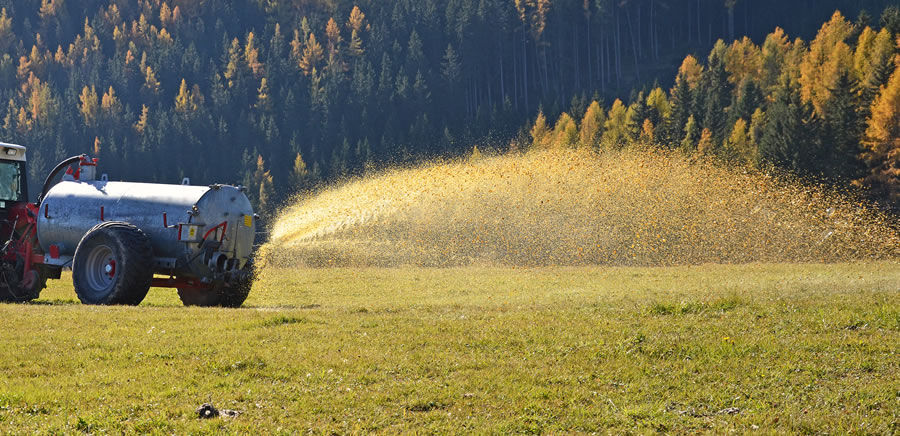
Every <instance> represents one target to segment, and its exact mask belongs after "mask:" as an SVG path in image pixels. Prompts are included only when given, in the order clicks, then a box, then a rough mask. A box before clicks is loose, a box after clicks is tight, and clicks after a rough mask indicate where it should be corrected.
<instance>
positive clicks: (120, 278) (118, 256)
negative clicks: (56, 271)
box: [72, 221, 153, 305]
mask: <svg viewBox="0 0 900 436" xmlns="http://www.w3.org/2000/svg"><path fill="white" fill-rule="evenodd" d="M152 279H153V246H152V245H150V238H148V237H147V235H146V234H144V232H142V231H141V230H140V229H138V228H137V227H135V226H133V225H131V224H128V223H123V222H116V221H108V222H104V223H100V224H97V225H96V226H94V227H93V228H92V229H91V230H89V231H88V232H87V234H85V235H84V237H83V238H81V242H79V243H78V247H77V248H76V249H75V258H74V259H73V261H72V282H73V283H74V285H75V293H76V294H78V299H79V300H81V302H82V303H84V304H128V305H138V304H140V303H141V301H142V300H143V299H144V297H146V296H147V291H149V290H150V282H151V280H152Z"/></svg>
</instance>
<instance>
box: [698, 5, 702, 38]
mask: <svg viewBox="0 0 900 436" xmlns="http://www.w3.org/2000/svg"><path fill="white" fill-rule="evenodd" d="M701 41H703V35H701V34H700V0H697V44H700V42H701Z"/></svg>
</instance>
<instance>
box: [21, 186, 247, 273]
mask: <svg viewBox="0 0 900 436" xmlns="http://www.w3.org/2000/svg"><path fill="white" fill-rule="evenodd" d="M101 220H103V221H123V222H127V223H130V224H132V225H134V226H136V227H138V228H139V229H141V230H142V231H143V232H144V233H146V234H147V235H148V236H149V237H150V241H151V243H152V245H153V255H154V257H155V258H156V262H157V265H156V271H157V272H158V273H167V274H173V275H179V276H192V277H199V278H203V277H209V278H212V277H213V275H215V274H216V273H221V272H222V270H223V269H229V270H234V269H239V268H241V267H243V266H244V265H245V264H246V262H247V260H248V259H249V256H250V253H251V251H252V249H253V238H254V235H255V227H256V222H255V219H253V208H252V206H251V205H250V201H249V200H248V199H247V196H246V195H244V193H243V192H241V191H240V190H239V189H238V188H236V187H234V186H228V185H211V186H188V185H163V184H151V183H131V182H110V181H105V180H89V181H62V182H60V183H58V184H56V185H55V186H53V188H51V189H50V190H49V191H48V192H47V195H46V196H45V197H44V199H43V201H42V202H41V205H40V212H39V216H38V222H37V237H38V240H39V241H40V245H41V248H42V249H43V250H44V253H48V255H47V256H50V253H57V252H58V255H59V258H63V259H65V258H70V256H73V255H74V254H75V248H76V247H77V246H78V242H79V241H81V238H82V237H84V235H85V233H87V232H88V230H90V229H91V228H92V227H93V226H95V225H97V224H98V223H100V222H101ZM217 226H218V227H217ZM51 246H55V248H53V249H51ZM213 257H215V259H212V258H213ZM47 259H48V261H50V262H53V259H49V257H48V258H47ZM216 263H218V264H219V265H218V268H217V266H216Z"/></svg>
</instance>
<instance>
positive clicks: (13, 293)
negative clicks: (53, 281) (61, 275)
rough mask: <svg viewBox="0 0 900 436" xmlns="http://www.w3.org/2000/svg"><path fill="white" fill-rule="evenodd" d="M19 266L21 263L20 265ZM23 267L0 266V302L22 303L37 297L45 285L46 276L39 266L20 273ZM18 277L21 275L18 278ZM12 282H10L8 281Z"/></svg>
mask: <svg viewBox="0 0 900 436" xmlns="http://www.w3.org/2000/svg"><path fill="white" fill-rule="evenodd" d="M20 266H21V265H20ZM22 269H23V268H21V267H19V268H16V267H13V266H12V265H9V264H4V265H2V266H0V276H2V281H0V302H2V303H24V302H26V301H31V300H34V299H36V298H38V297H39V296H40V295H41V290H43V289H44V288H45V287H47V277H46V276H45V275H44V274H43V271H42V270H41V269H40V268H36V269H34V270H31V271H28V272H25V273H22V271H21V270H22ZM19 277H22V279H21V280H19ZM10 280H12V281H13V282H12V283H10V282H9V281H10Z"/></svg>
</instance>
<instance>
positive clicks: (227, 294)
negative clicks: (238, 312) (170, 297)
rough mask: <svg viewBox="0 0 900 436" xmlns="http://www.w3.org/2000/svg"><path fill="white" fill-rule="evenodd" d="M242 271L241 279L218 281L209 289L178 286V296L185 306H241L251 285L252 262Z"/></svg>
mask: <svg viewBox="0 0 900 436" xmlns="http://www.w3.org/2000/svg"><path fill="white" fill-rule="evenodd" d="M244 271H245V274H244V276H243V278H242V279H241V280H236V281H234V282H232V283H231V284H229V285H226V284H225V283H221V282H220V283H217V284H216V285H214V286H213V287H212V288H210V289H185V288H178V298H180V299H181V302H182V303H183V304H184V305H185V306H201V307H213V306H219V307H241V305H242V304H244V300H246V299H247V296H248V295H250V289H251V288H252V287H253V278H254V269H253V264H252V263H250V262H248V263H247V265H246V266H245V267H244Z"/></svg>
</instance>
